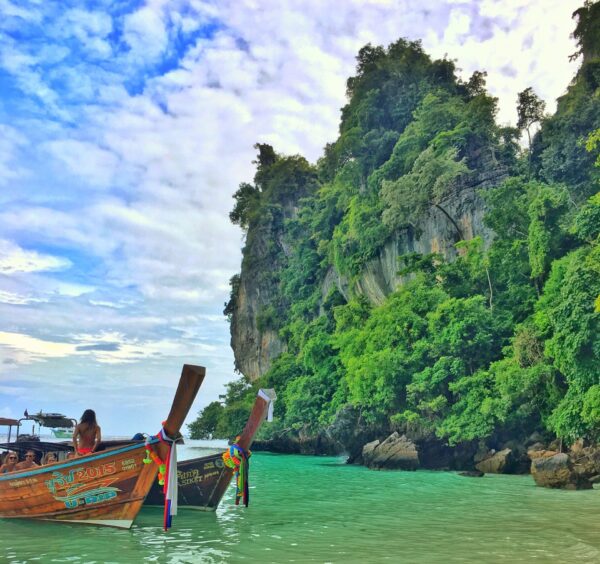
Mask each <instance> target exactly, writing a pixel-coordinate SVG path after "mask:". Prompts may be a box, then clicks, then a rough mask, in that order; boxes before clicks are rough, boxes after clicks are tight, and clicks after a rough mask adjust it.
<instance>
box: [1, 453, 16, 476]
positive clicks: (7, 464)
mask: <svg viewBox="0 0 600 564" xmlns="http://www.w3.org/2000/svg"><path fill="white" fill-rule="evenodd" d="M18 462H19V457H18V456H17V453H16V452H10V451H9V452H7V453H6V456H5V457H4V464H2V466H0V474H8V472H14V471H15V466H16V465H17V463H18Z"/></svg>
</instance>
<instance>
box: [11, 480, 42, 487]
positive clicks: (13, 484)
mask: <svg viewBox="0 0 600 564" xmlns="http://www.w3.org/2000/svg"><path fill="white" fill-rule="evenodd" d="M31 484H37V479H36V478H24V479H23V480H13V481H12V482H9V484H8V485H9V486H10V487H11V488H20V487H21V486H30V485H31Z"/></svg>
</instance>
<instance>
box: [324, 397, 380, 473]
mask: <svg viewBox="0 0 600 564" xmlns="http://www.w3.org/2000/svg"><path fill="white" fill-rule="evenodd" d="M379 431H380V432H381V430H379ZM325 433H326V435H327V437H328V438H329V439H330V440H331V441H332V442H333V443H334V444H336V445H339V448H340V449H341V450H342V451H343V452H345V453H346V454H347V455H348V459H347V463H348V464H361V463H362V452H363V445H364V444H365V443H367V442H369V441H371V440H373V439H374V438H375V437H376V436H377V434H378V433H377V430H376V429H374V428H373V427H371V426H369V425H367V424H366V423H365V421H364V419H363V418H362V417H361V414H360V410H358V409H357V408H356V407H353V406H351V405H346V406H344V407H342V409H340V410H339V411H338V412H337V414H336V416H335V419H334V421H333V422H332V423H331V425H329V427H327V429H325Z"/></svg>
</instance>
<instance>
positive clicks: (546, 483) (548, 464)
mask: <svg viewBox="0 0 600 564" xmlns="http://www.w3.org/2000/svg"><path fill="white" fill-rule="evenodd" d="M543 452H547V451H543ZM536 454H537V453H536ZM531 475H532V476H533V479H534V480H535V483H536V484H537V485H538V486H543V487H545V488H563V489H567V490H584V489H591V488H592V487H593V486H592V483H591V482H590V480H589V479H587V478H586V477H585V476H583V475H581V474H579V473H577V472H576V471H575V469H574V468H573V464H572V462H571V459H570V458H569V455H568V454H565V453H563V452H559V453H556V454H550V455H549V456H543V455H542V456H537V457H536V458H533V459H532V461H531Z"/></svg>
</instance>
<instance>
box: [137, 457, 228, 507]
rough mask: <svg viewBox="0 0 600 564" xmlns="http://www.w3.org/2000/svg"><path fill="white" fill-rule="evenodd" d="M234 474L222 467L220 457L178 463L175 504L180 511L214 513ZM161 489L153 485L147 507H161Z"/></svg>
mask: <svg viewBox="0 0 600 564" xmlns="http://www.w3.org/2000/svg"><path fill="white" fill-rule="evenodd" d="M232 475H233V471H232V470H231V469H230V468H227V467H226V466H225V465H224V464H223V457H222V454H211V455H208V456H203V457H201V458H194V459H192V460H184V461H179V462H178V463H177V504H178V505H179V506H180V507H185V508H189V509H198V510H201V511H214V510H215V509H216V508H217V507H218V505H219V502H220V501H221V498H222V497H223V494H224V493H225V491H226V490H227V486H228V485H229V482H230V481H231V477H232ZM163 503H164V495H163V493H162V486H159V485H158V483H155V484H154V485H153V486H152V488H151V490H150V493H149V494H148V496H147V497H146V505H162V504H163Z"/></svg>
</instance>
